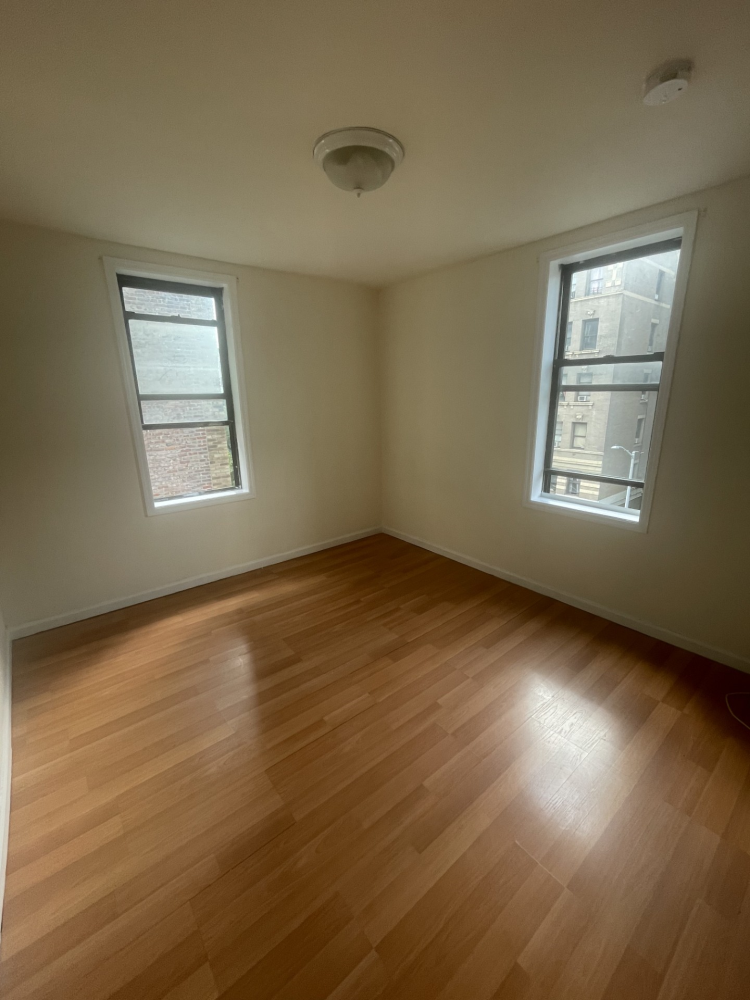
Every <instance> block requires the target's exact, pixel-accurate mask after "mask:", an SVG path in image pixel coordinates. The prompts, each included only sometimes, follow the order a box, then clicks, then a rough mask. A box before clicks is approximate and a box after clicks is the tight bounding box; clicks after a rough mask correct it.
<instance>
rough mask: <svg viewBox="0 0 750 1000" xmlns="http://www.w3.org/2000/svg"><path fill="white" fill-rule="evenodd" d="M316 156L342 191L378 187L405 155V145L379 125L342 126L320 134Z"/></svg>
mask: <svg viewBox="0 0 750 1000" xmlns="http://www.w3.org/2000/svg"><path fill="white" fill-rule="evenodd" d="M313 157H314V159H315V162H316V163H319V164H320V165H321V167H322V168H323V170H325V172H326V174H327V175H328V179H329V180H330V181H331V183H332V184H335V185H336V187H338V188H341V189H342V190H343V191H355V192H356V194H357V197H358V198H359V196H360V195H361V194H362V192H363V191H375V190H376V189H377V188H379V187H382V186H383V185H384V184H385V182H386V181H387V180H388V178H389V177H390V176H391V174H392V173H393V171H394V169H395V168H396V167H397V166H398V165H399V163H401V161H402V160H403V158H404V147H403V146H402V145H401V143H400V142H399V141H398V139H396V138H395V136H392V135H389V134H388V133H387V132H381V131H380V129H378V128H339V129H334V131H333V132H326V133H325V135H321V137H320V138H319V139H318V141H317V142H316V143H315V146H314V147H313Z"/></svg>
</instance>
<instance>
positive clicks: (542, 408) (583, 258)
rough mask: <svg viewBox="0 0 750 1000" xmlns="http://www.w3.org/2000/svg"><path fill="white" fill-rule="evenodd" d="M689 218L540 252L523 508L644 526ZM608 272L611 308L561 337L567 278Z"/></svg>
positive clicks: (567, 312) (692, 217) (569, 313)
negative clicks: (534, 393)
mask: <svg viewBox="0 0 750 1000" xmlns="http://www.w3.org/2000/svg"><path fill="white" fill-rule="evenodd" d="M695 221H696V214H695V213H690V214H687V215H684V216H678V217H676V218H675V219H673V220H669V222H670V224H669V225H664V224H662V227H661V228H659V227H658V226H653V227H650V228H649V227H646V226H643V227H640V228H639V229H637V230H630V231H629V232H627V233H624V234H618V236H617V237H615V238H611V239H610V240H609V241H608V242H604V241H601V242H598V243H597V242H594V241H592V242H591V243H589V244H588V245H584V247H583V249H581V247H580V244H579V246H578V247H574V248H571V249H569V250H567V251H566V250H562V251H552V252H550V253H548V254H544V255H542V257H541V258H540V260H541V263H542V275H541V280H542V282H543V288H542V294H541V296H540V299H541V301H542V302H543V303H544V306H543V311H542V314H541V317H540V329H541V333H540V337H541V343H540V355H539V356H540V367H539V370H538V371H539V375H538V378H539V383H538V385H539V394H538V399H537V401H536V403H535V406H534V411H533V412H534V427H533V436H532V448H531V452H530V464H529V481H530V487H529V494H527V497H528V499H527V502H528V503H529V504H530V505H532V506H540V507H545V508H547V509H548V510H557V511H560V512H561V513H564V514H566V515H574V516H578V517H584V518H589V519H598V520H601V519H602V518H606V519H609V520H610V521H611V523H614V524H619V525H623V526H625V527H637V528H639V529H641V530H643V529H645V527H646V523H647V518H648V513H649V509H650V505H651V502H652V498H653V483H654V475H655V470H656V459H657V454H658V447H659V444H660V441H661V436H662V431H663V426H664V420H665V416H666V393H667V391H668V386H669V381H670V378H671V373H672V368H673V365H674V356H675V348H676V338H677V333H678V329H679V318H680V313H681V309H682V303H683V300H684V294H685V284H686V274H687V267H688V258H689V255H690V252H691V248H692V241H693V235H694V231H695ZM657 273H662V274H663V275H664V277H663V279H662V283H661V286H660V293H659V294H660V298H659V304H658V306H657V307H656V308H657V309H658V312H659V316H658V323H657V324H656V327H657V329H658V331H659V332H657V333H654V332H653V329H652V328H653V326H654V324H652V322H651V320H652V316H653V312H654V311H655V309H654V307H649V306H648V303H647V299H648V295H649V291H651V292H652V293H653V289H654V287H655V283H656V274H657ZM610 274H616V275H617V280H618V281H619V282H620V285H619V289H618V296H617V297H616V298H615V299H614V300H613V303H612V307H611V309H610V307H609V306H608V307H607V310H606V311H599V310H597V311H598V312H600V315H599V316H596V317H591V316H589V317H586V318H584V317H585V309H584V317H581V331H580V335H578V336H576V337H575V338H574V339H573V342H572V344H571V338H569V337H568V335H567V333H568V323H570V322H571V320H572V321H573V322H574V323H575V321H576V320H577V318H578V317H579V316H581V311H582V306H583V305H585V303H581V302H580V301H577V302H576V304H575V305H572V304H571V296H570V289H571V286H572V283H573V279H574V277H576V276H577V279H578V285H579V288H580V282H581V281H584V282H585V287H586V288H588V287H589V285H590V281H597V280H598V279H599V277H602V279H603V277H604V276H607V277H609V275H610ZM613 280H614V279H613ZM623 292H624V293H626V294H625V295H624V296H623V295H622V293H623ZM628 292H629V293H631V294H630V295H628V294H627V293H628ZM576 332H577V328H576ZM649 343H650V344H651V347H652V349H651V350H650V351H649V350H648V347H647V345H649ZM584 351H588V352H593V354H592V353H582V352H584ZM571 390H572V393H571ZM571 399H572V402H571ZM584 404H585V406H584ZM553 483H554V488H553Z"/></svg>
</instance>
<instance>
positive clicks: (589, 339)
mask: <svg viewBox="0 0 750 1000" xmlns="http://www.w3.org/2000/svg"><path fill="white" fill-rule="evenodd" d="M598 339H599V320H598V319H585V320H584V321H583V323H582V324H581V350H582V351H595V350H596V342H597V340H598Z"/></svg>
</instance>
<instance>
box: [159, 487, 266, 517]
mask: <svg viewBox="0 0 750 1000" xmlns="http://www.w3.org/2000/svg"><path fill="white" fill-rule="evenodd" d="M254 496H255V494H254V493H251V492H250V490H223V491H222V492H221V493H208V494H204V495H203V496H197V497H178V498H177V499H175V500H152V501H151V502H150V503H148V502H147V505H146V513H147V514H149V515H151V514H168V513H170V512H171V511H177V510H193V509H194V508H195V507H211V506H213V505H214V504H218V503H232V502H234V501H236V500H252V498H253V497H254Z"/></svg>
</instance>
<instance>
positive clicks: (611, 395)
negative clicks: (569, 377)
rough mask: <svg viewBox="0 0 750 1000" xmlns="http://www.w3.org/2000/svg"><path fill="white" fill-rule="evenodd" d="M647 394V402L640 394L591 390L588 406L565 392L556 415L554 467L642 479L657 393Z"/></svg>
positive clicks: (570, 393) (573, 394)
mask: <svg viewBox="0 0 750 1000" xmlns="http://www.w3.org/2000/svg"><path fill="white" fill-rule="evenodd" d="M647 395H648V398H647V399H645V400H643V399H641V393H640V392H627V391H623V392H592V393H590V396H591V399H590V401H588V402H585V401H581V400H580V399H576V398H574V397H575V396H576V393H575V392H567V393H561V394H560V397H561V398H560V399H559V400H558V404H557V414H556V416H555V432H556V433H555V446H554V450H553V456H552V464H553V466H554V467H555V468H556V469H564V470H570V471H572V472H576V471H577V472H590V473H594V474H595V475H600V476H617V477H619V478H623V479H643V477H644V474H645V472H646V462H647V459H648V448H649V443H650V440H651V429H652V426H653V422H654V410H655V407H656V397H657V393H655V392H649V393H648V394H647ZM563 397H565V398H563ZM641 418H642V419H641ZM560 429H561V433H559V438H558V431H559V430H560Z"/></svg>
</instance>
